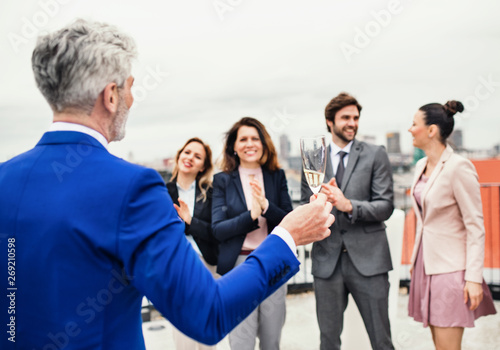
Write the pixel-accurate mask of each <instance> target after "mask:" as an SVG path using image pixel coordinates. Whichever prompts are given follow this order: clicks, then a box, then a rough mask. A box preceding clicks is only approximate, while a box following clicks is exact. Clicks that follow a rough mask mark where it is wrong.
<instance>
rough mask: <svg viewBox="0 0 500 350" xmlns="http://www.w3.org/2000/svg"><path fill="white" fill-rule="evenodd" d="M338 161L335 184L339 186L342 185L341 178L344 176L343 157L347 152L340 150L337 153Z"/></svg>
mask: <svg viewBox="0 0 500 350" xmlns="http://www.w3.org/2000/svg"><path fill="white" fill-rule="evenodd" d="M338 155H339V158H340V161H339V166H338V167H337V173H336V174H335V180H336V181H337V186H338V187H340V186H341V185H342V178H343V177H344V171H345V167H344V157H345V156H346V155H347V152H344V151H340V152H339V153H338Z"/></svg>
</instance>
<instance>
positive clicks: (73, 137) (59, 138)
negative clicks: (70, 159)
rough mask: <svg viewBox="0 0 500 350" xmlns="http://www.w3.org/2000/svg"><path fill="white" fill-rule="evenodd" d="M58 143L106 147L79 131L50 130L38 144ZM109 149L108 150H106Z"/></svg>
mask: <svg viewBox="0 0 500 350" xmlns="http://www.w3.org/2000/svg"><path fill="white" fill-rule="evenodd" d="M58 144H82V145H88V146H93V147H97V148H102V149H103V150H106V148H105V147H104V146H103V145H102V144H101V143H100V142H99V141H97V140H96V139H95V138H93V137H92V136H90V135H87V134H84V133H82V132H78V131H49V132H46V133H45V134H43V136H42V138H41V139H40V141H38V143H37V146H44V145H58ZM106 151H107V150H106Z"/></svg>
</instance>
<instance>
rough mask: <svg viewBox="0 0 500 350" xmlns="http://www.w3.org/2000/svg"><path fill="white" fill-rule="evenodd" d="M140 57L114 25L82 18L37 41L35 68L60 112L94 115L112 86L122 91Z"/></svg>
mask: <svg viewBox="0 0 500 350" xmlns="http://www.w3.org/2000/svg"><path fill="white" fill-rule="evenodd" d="M136 57H137V50H136V45H135V42H134V40H133V39H132V38H131V37H130V36H128V35H126V34H124V33H122V32H120V31H118V29H117V28H115V27H114V26H111V25H108V24H105V23H99V22H89V21H85V20H82V19H79V20H76V21H75V22H73V23H72V24H70V25H68V26H66V27H64V28H62V29H60V30H58V31H56V32H54V33H49V34H47V35H44V36H40V37H39V38H38V41H37V44H36V47H35V50H34V51H33V56H32V58H31V63H32V66H33V72H34V74H35V80H36V84H37V86H38V88H39V89H40V91H41V92H42V95H43V96H44V97H45V99H46V100H47V102H48V103H49V104H50V106H51V108H52V109H53V110H54V111H55V112H62V111H64V110H66V109H77V110H82V111H84V112H85V113H86V114H90V113H91V111H92V108H93V107H94V104H95V101H96V100H97V97H98V96H99V94H100V93H101V92H102V91H103V90H104V88H105V87H106V85H107V84H109V83H112V82H114V83H116V84H117V85H118V87H123V86H124V84H125V81H126V80H127V78H128V77H129V76H130V74H131V70H132V60H133V59H134V58H136Z"/></svg>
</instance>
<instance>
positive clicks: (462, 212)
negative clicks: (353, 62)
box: [408, 101, 496, 349]
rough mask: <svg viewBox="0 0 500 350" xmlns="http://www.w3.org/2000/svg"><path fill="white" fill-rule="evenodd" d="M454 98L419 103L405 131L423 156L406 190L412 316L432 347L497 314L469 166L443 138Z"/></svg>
mask: <svg viewBox="0 0 500 350" xmlns="http://www.w3.org/2000/svg"><path fill="white" fill-rule="evenodd" d="M463 110H464V107H463V105H462V103H460V102H458V101H449V102H447V103H446V104H445V105H444V106H443V105H441V104H439V103H431V104H427V105H425V106H423V107H421V108H420V109H419V110H418V112H417V113H416V114H415V116H414V118H413V125H412V126H411V128H410V129H409V130H408V131H409V132H410V133H411V134H412V136H413V145H414V146H415V147H418V148H420V149H422V150H423V151H424V152H425V154H426V157H425V158H423V159H421V160H420V161H419V162H418V163H417V165H416V169H415V178H414V181H413V185H412V188H411V194H412V196H411V197H412V201H413V207H414V209H415V213H416V216H417V229H416V237H415V248H414V250H413V256H412V260H411V261H412V266H411V272H412V281H411V285H410V300H409V304H408V311H409V315H410V316H412V317H413V318H414V319H415V320H416V321H419V322H422V323H423V324H424V327H427V326H430V329H431V333H432V339H433V341H434V345H435V346H436V349H460V348H461V343H462V336H463V331H464V327H473V326H474V320H475V319H477V318H478V317H480V316H484V315H490V314H494V313H496V311H495V307H494V305H493V300H492V298H491V293H490V291H489V289H488V286H487V285H486V283H485V282H484V280H483V260H484V223H483V211H482V205H481V193H480V186H479V182H478V176H477V173H476V170H475V168H474V165H472V163H471V162H470V161H469V160H468V159H465V158H463V157H461V156H459V155H457V154H455V153H454V152H453V150H452V148H451V147H450V146H449V145H447V144H446V139H447V138H448V136H449V135H450V134H451V132H452V131H453V126H454V120H453V116H454V115H455V113H456V112H462V111H463Z"/></svg>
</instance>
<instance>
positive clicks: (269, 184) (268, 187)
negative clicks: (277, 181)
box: [262, 168, 274, 202]
mask: <svg viewBox="0 0 500 350" xmlns="http://www.w3.org/2000/svg"><path fill="white" fill-rule="evenodd" d="M262 178H263V179H264V192H265V196H266V198H267V199H269V200H270V201H271V202H274V196H273V179H272V175H271V173H270V172H269V171H267V170H266V169H264V168H262Z"/></svg>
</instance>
